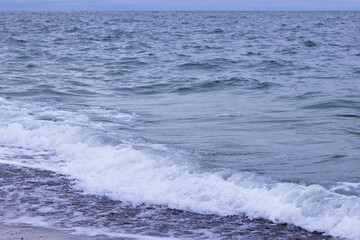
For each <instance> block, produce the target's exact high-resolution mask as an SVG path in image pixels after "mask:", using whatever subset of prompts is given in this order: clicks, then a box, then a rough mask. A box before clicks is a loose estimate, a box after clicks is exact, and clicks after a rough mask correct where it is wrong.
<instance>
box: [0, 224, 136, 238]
mask: <svg viewBox="0 0 360 240" xmlns="http://www.w3.org/2000/svg"><path fill="white" fill-rule="evenodd" d="M0 233H1V234H0V240H126V239H131V238H109V237H107V236H104V235H98V236H85V235H75V234H72V233H70V232H65V231H60V230H55V229H48V228H43V227H33V226H27V225H19V226H12V225H11V226H10V225H0Z"/></svg>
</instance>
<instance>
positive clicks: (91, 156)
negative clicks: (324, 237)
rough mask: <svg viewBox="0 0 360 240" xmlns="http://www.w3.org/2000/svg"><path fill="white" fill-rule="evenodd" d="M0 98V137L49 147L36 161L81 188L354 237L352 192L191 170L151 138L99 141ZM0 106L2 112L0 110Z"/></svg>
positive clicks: (357, 219)
mask: <svg viewBox="0 0 360 240" xmlns="http://www.w3.org/2000/svg"><path fill="white" fill-rule="evenodd" d="M1 103H2V104H3V105H4V108H7V109H8V110H11V111H10V115H11V117H9V118H6V117H5V118H2V119H1V118H0V119H1V123H0V136H2V137H1V138H0V144H3V145H12V146H17V147H23V148H31V149H37V150H39V149H42V150H46V151H51V152H54V156H53V157H52V158H50V159H48V160H44V162H43V163H42V164H43V166H44V167H47V168H49V167H51V168H52V169H55V171H57V172H60V173H63V174H67V175H70V176H71V177H72V178H75V179H77V185H76V186H77V187H78V188H81V189H82V190H85V191H86V192H87V193H92V194H100V195H106V196H109V197H111V198H113V199H117V200H122V201H131V202H133V203H142V202H147V203H154V204H164V205H167V206H169V207H171V208H177V209H183V210H190V211H194V212H198V213H216V214H219V215H234V214H240V213H246V214H247V215H248V216H249V217H251V218H257V217H262V218H266V219H269V220H271V221H275V222H278V221H279V222H286V223H291V224H294V225H297V226H300V227H302V228H304V229H307V230H309V231H319V232H325V233H326V234H330V235H333V236H339V237H345V238H349V239H360V227H359V226H360V199H359V198H358V197H355V196H352V197H349V196H344V195H340V194H337V193H334V192H332V191H329V190H327V189H325V188H324V187H322V186H320V185H310V186H303V185H299V184H293V183H276V182H272V181H270V180H268V179H264V178H259V177H257V176H255V175H252V174H249V173H237V174H233V175H231V176H226V177H225V176H224V174H223V173H221V172H217V173H210V172H209V173H204V172H201V173H200V172H196V169H194V168H193V167H192V165H186V164H184V159H180V157H179V155H173V154H171V153H169V152H166V154H165V153H162V154H159V153H158V152H159V151H161V150H164V151H166V148H161V147H159V146H156V149H154V151H151V150H152V147H151V145H150V144H149V145H148V148H146V149H143V150H138V149H135V148H134V147H133V146H132V145H129V144H118V145H116V146H113V145H106V144H102V143H100V142H99V141H96V138H97V136H98V135H97V133H96V131H94V130H93V129H91V124H90V123H89V127H88V128H85V127H84V126H79V125H75V124H73V123H71V122H60V123H59V122H51V121H50V122H49V121H41V120H36V119H35V118H34V117H32V116H30V115H28V114H27V112H26V110H25V111H24V109H21V110H19V109H20V108H19V107H17V106H12V105H11V103H8V102H6V101H5V100H2V102H1V101H0V104H1ZM1 114H8V112H6V111H3V110H1ZM4 119H8V120H7V121H4ZM142 148H144V146H142ZM180 156H181V154H180ZM28 164H31V162H30V163H28ZM37 164H39V163H37ZM37 166H38V165H37Z"/></svg>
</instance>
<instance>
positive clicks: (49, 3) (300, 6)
mask: <svg viewBox="0 0 360 240" xmlns="http://www.w3.org/2000/svg"><path fill="white" fill-rule="evenodd" d="M0 10H119V11H139V10H140V11H141V10H145V11H157V10H161V11H166V10H170V11H173V10H175V11H181V10H185V11H199V10H200V11H229V10H230V11H308V10H310V11H343V10H345V11H360V0H0Z"/></svg>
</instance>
